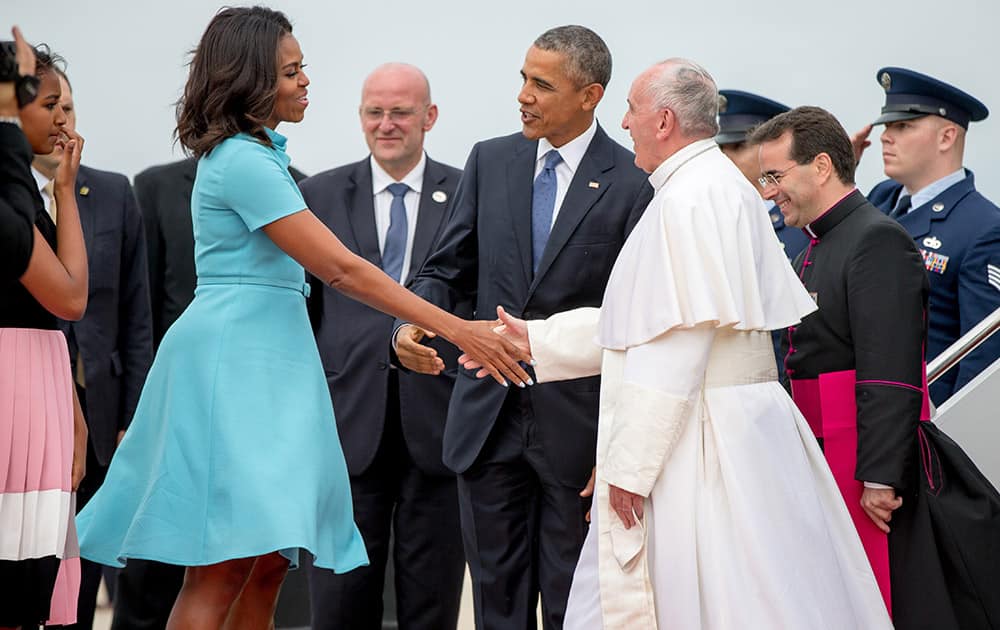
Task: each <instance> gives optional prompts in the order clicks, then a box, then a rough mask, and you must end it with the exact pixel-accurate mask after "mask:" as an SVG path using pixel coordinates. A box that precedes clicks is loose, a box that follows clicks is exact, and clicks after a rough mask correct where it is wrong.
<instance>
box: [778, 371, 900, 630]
mask: <svg viewBox="0 0 1000 630" xmlns="http://www.w3.org/2000/svg"><path fill="white" fill-rule="evenodd" d="M854 384H855V374H854V370H845V371H843V372H829V373H827V374H821V375H820V377H819V378H818V379H792V398H793V399H794V400H795V404H796V405H798V408H799V410H800V411H801V412H802V415H803V416H805V419H806V422H808V423H809V427H810V428H812V430H813V434H814V435H815V436H816V437H818V438H822V439H823V453H824V454H825V455H826V461H827V463H829V464H830V470H831V472H833V478H834V480H835V481H836V482H837V487H839V488H840V493H841V494H842V495H843V496H844V501H845V502H846V503H847V511H848V512H850V514H851V519H852V520H853V521H854V526H855V527H856V528H857V530H858V535H859V536H860V537H861V544H862V545H863V546H864V548H865V553H866V554H867V555H868V561H869V562H870V563H871V565H872V571H873V572H874V573H875V581H876V582H878V587H879V590H881V591H882V598H883V599H884V600H885V607H886V609H887V610H888V611H889V612H890V614H891V613H892V600H891V594H890V593H891V592H890V589H889V538H888V537H887V536H886V535H885V534H884V533H882V530H880V529H879V528H878V527H877V526H876V525H875V523H873V522H872V520H871V519H870V518H868V515H867V514H866V513H865V511H864V509H863V508H862V507H861V492H862V491H863V490H864V484H862V483H861V482H860V481H857V480H855V479H854V469H855V467H856V465H857V447H858V425H857V407H856V405H855V393H854Z"/></svg>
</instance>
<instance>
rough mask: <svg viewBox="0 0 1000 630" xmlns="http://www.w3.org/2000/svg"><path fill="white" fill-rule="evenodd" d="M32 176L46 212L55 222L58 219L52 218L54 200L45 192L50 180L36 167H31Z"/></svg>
mask: <svg viewBox="0 0 1000 630" xmlns="http://www.w3.org/2000/svg"><path fill="white" fill-rule="evenodd" d="M31 174H32V175H33V176H34V178H35V185H36V186H38V192H39V193H40V194H41V195H42V203H43V204H45V211H46V212H48V213H49V216H50V217H51V218H52V220H53V221H55V220H56V218H55V217H53V216H52V198H51V197H49V193H48V192H46V190H45V186H47V185H48V183H49V178H48V177H46V176H45V175H42V173H41V172H40V171H39V170H38V169H37V168H35V167H34V166H32V167H31Z"/></svg>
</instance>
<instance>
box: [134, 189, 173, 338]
mask: <svg viewBox="0 0 1000 630" xmlns="http://www.w3.org/2000/svg"><path fill="white" fill-rule="evenodd" d="M155 179H156V178H154V177H150V176H149V175H147V174H140V175H139V176H137V177H136V178H135V196H136V199H137V201H138V204H139V210H140V211H141V213H142V218H143V228H144V229H143V232H144V233H145V238H146V262H147V268H148V271H149V284H148V289H149V301H150V308H151V312H152V318H153V320H152V325H153V334H154V338H155V339H162V338H163V333H165V332H166V330H164V326H163V321H162V315H163V301H164V294H163V292H164V289H163V275H164V273H165V272H164V265H165V261H164V239H163V230H162V229H161V227H160V220H159V217H158V216H157V212H158V206H157V203H156V198H157V195H156V190H155Z"/></svg>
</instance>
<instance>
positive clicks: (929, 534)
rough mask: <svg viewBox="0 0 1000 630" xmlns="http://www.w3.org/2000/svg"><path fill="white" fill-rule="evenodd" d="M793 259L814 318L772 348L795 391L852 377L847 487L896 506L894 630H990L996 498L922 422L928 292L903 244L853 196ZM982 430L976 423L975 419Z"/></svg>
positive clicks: (997, 541)
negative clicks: (852, 436) (883, 494)
mask: <svg viewBox="0 0 1000 630" xmlns="http://www.w3.org/2000/svg"><path fill="white" fill-rule="evenodd" d="M806 231H807V232H808V233H809V235H810V236H811V237H812V238H811V241H810V244H809V245H808V246H807V248H806V250H805V251H804V252H802V253H801V254H800V255H799V256H798V257H797V258H796V260H795V263H794V266H795V269H796V271H798V272H799V276H800V278H801V279H802V281H803V284H804V285H805V287H806V290H807V291H809V293H810V295H812V296H813V298H814V299H815V300H816V303H817V305H818V307H819V310H818V311H816V312H814V313H812V314H810V315H808V316H806V317H805V318H804V319H803V321H802V322H801V323H800V324H799V325H797V326H795V327H792V328H790V329H789V331H788V334H787V335H785V338H784V340H783V342H782V350H783V352H784V354H785V367H786V370H787V372H788V376H789V378H790V379H791V381H792V383H793V387H794V384H795V383H796V382H807V381H809V380H811V379H818V378H819V377H820V376H821V375H824V374H830V373H835V372H843V371H851V370H853V371H855V379H856V380H855V388H854V396H855V401H854V402H855V403H856V408H857V465H856V468H855V470H854V478H855V479H856V480H858V481H868V482H876V483H881V484H885V485H889V486H892V487H893V488H895V489H896V491H897V493H898V494H899V496H901V497H902V498H903V505H902V507H901V508H900V509H898V510H896V512H894V513H893V518H892V521H891V522H890V524H889V525H890V527H891V528H892V531H891V533H890V535H889V568H890V574H891V582H892V609H893V610H892V613H893V622H894V624H895V626H896V628H897V629H898V630H952V629H954V630H970V629H979V628H1000V596H998V595H997V592H998V591H997V588H996V586H995V581H994V578H995V577H1000V538H998V536H997V532H998V531H1000V530H998V525H1000V496H998V495H997V492H996V490H994V489H993V487H992V486H991V485H990V484H989V482H988V481H987V480H986V479H985V478H984V477H983V476H982V475H981V474H980V473H979V471H977V470H976V469H975V466H974V465H973V464H972V462H971V461H969V460H968V458H967V457H965V455H964V454H963V453H962V451H961V449H960V448H958V446H957V445H955V444H954V442H952V441H951V440H949V439H948V438H947V436H945V435H944V434H942V433H941V431H940V430H939V429H938V428H937V427H936V426H934V425H933V424H931V423H921V422H920V413H921V405H922V402H923V391H922V390H923V377H924V363H923V361H924V356H923V354H924V352H923V350H924V344H925V342H926V308H927V295H928V283H927V277H926V273H925V271H924V265H923V261H922V259H921V256H920V254H919V252H918V251H917V249H916V247H915V246H914V244H913V240H912V239H911V238H910V237H909V236H908V235H907V234H906V232H905V231H904V230H903V229H902V228H900V227H899V226H898V225H897V224H896V223H895V222H894V221H892V220H891V219H888V218H887V217H886V216H885V215H883V214H882V213H881V212H879V211H878V210H877V209H876V208H875V207H874V206H872V205H871V204H869V203H868V202H867V201H866V200H865V198H864V196H863V195H861V193H859V192H858V191H854V192H852V193H851V194H850V195H848V196H847V197H845V198H844V199H843V200H841V201H840V202H839V203H837V204H836V205H835V206H834V207H833V208H831V209H830V210H829V211H828V212H826V213H825V214H823V215H822V216H821V217H820V218H818V219H817V220H815V221H813V222H812V223H811V224H810V225H809V227H808V228H807V230H806ZM984 420H985V419H984Z"/></svg>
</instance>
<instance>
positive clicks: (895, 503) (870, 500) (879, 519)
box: [861, 488, 903, 534]
mask: <svg viewBox="0 0 1000 630" xmlns="http://www.w3.org/2000/svg"><path fill="white" fill-rule="evenodd" d="M901 505H903V498H902V497H897V496H896V491H895V490H893V489H892V488H885V489H883V488H865V490H864V492H863V493H861V507H862V508H863V509H864V511H865V513H866V514H867V515H868V518H870V519H872V522H873V523H875V525H877V526H878V528H879V529H881V530H882V531H883V532H885V533H886V534H888V533H889V521H891V520H892V512H893V511H894V510H898V509H899V507H900V506H901Z"/></svg>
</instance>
